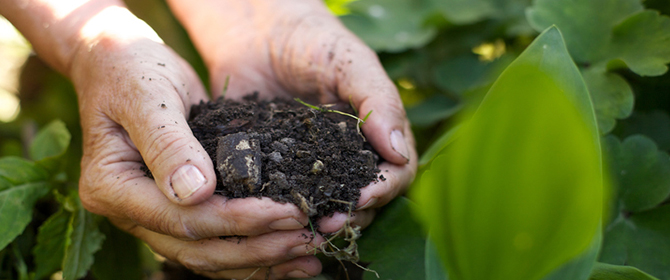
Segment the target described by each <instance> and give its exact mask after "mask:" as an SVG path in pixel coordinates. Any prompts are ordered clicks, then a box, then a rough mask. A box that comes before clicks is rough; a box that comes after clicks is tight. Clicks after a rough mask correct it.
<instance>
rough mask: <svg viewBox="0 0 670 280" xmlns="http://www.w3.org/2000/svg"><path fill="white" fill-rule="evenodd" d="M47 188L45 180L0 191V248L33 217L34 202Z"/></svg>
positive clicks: (47, 190)
mask: <svg viewBox="0 0 670 280" xmlns="http://www.w3.org/2000/svg"><path fill="white" fill-rule="evenodd" d="M49 188H50V186H49V184H48V183H46V182H31V183H24V184H21V185H15V186H13V187H11V188H8V189H5V190H3V191H0V225H2V227H0V249H1V248H5V246H7V244H9V243H10V242H11V241H12V240H14V238H16V237H17V236H18V235H19V234H21V232H23V230H24V229H25V228H26V226H27V225H28V223H30V221H31V220H32V218H33V207H34V205H35V202H36V201H37V199H39V198H40V197H42V196H44V195H45V194H47V193H48V192H49Z"/></svg>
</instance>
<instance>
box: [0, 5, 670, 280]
mask: <svg viewBox="0 0 670 280" xmlns="http://www.w3.org/2000/svg"><path fill="white" fill-rule="evenodd" d="M326 2H327V4H329V6H330V7H331V9H332V10H333V11H334V12H336V13H337V14H340V15H341V19H342V21H343V22H344V23H345V24H346V25H347V27H349V28H350V29H351V30H353V31H354V32H355V33H356V34H357V35H359V36H360V37H361V38H362V39H363V40H364V41H365V42H366V43H367V44H369V45H370V46H371V47H372V48H374V49H375V50H376V51H377V52H378V54H379V57H380V59H381V61H382V64H383V65H384V67H385V69H386V70H387V72H388V74H389V75H390V77H391V78H392V79H393V80H394V81H395V82H396V83H397V85H398V89H399V91H400V94H401V97H402V99H403V102H404V103H405V105H406V108H407V113H408V117H409V118H410V120H411V122H412V124H413V131H414V133H415V136H416V139H417V144H418V146H417V148H418V150H419V152H420V154H421V155H422V163H427V162H429V161H430V159H431V158H432V156H433V155H435V154H436V153H437V152H438V151H439V150H440V147H443V146H444V145H445V143H450V141H451V140H452V139H451V136H452V135H453V134H454V133H453V131H450V130H451V128H452V127H453V126H454V124H455V118H454V117H453V116H454V115H455V114H457V113H458V112H461V111H463V110H466V109H467V108H476V107H477V106H478V104H479V102H480V101H481V99H482V98H483V96H484V94H486V92H488V91H489V89H490V87H491V85H492V83H493V82H494V81H495V80H496V79H497V78H498V77H499V75H500V73H501V72H502V71H503V70H504V69H505V68H506V67H507V66H508V65H509V64H510V63H511V62H512V61H513V60H514V59H515V58H517V57H518V56H519V54H521V52H522V51H524V50H525V49H526V47H527V46H528V45H529V44H530V43H531V42H532V41H533V39H534V38H535V37H536V36H537V35H538V34H539V32H540V31H542V30H545V29H546V28H547V27H549V26H551V25H555V26H556V27H558V29H560V31H561V33H562V35H563V37H564V39H565V43H566V45H567V49H568V52H569V54H570V56H571V57H572V59H573V60H574V62H575V63H576V65H577V66H578V70H579V72H580V74H581V75H582V77H583V80H584V82H585V83H586V86H587V87H588V90H589V93H590V95H591V99H592V101H593V106H594V109H595V113H596V118H597V122H598V127H599V129H600V136H601V142H602V144H603V147H602V148H603V152H604V157H605V163H606V165H608V166H609V169H608V170H609V171H608V172H609V174H606V176H607V177H608V178H610V180H611V182H612V184H613V185H614V189H613V193H612V203H611V209H609V211H610V213H609V215H608V217H609V218H607V219H606V220H605V221H603V228H602V239H601V240H599V239H597V240H598V241H601V242H596V243H598V244H597V245H601V246H593V247H591V249H589V250H587V251H586V252H585V253H584V254H583V256H582V257H579V258H589V256H596V255H597V259H598V261H599V263H597V264H596V266H595V267H594V269H593V271H592V273H590V276H589V277H590V279H594V280H595V279H653V278H652V276H650V275H653V277H656V278H658V279H670V241H669V240H670V206H668V205H667V201H668V196H669V195H670V157H669V156H668V152H670V115H669V113H670V74H668V73H667V64H668V62H670V18H669V17H668V15H670V2H668V1H667V0H646V1H641V0H589V1H583V0H534V1H531V0H358V1H349V0H329V1H326ZM128 5H129V6H130V8H131V9H132V10H133V11H134V12H135V13H136V14H137V15H138V16H139V17H141V18H143V19H144V20H145V21H147V22H148V23H149V24H150V25H152V26H153V27H154V28H156V30H157V32H158V33H159V35H161V37H162V38H163V39H164V41H165V42H166V43H167V44H169V45H170V46H172V47H173V48H174V49H175V50H176V51H177V52H178V53H180V54H181V55H182V56H183V57H185V58H186V59H187V60H188V61H189V62H190V63H191V64H192V65H193V66H194V68H195V69H196V71H197V72H198V73H199V75H200V76H201V78H202V79H203V81H204V83H205V84H207V83H208V82H207V79H208V78H207V72H206V70H205V68H204V65H203V63H202V61H201V60H200V58H199V57H198V55H197V54H196V52H195V50H194V48H193V46H192V45H191V44H190V43H189V40H188V37H187V35H186V33H185V32H184V31H183V29H182V28H181V27H180V26H179V24H178V23H177V22H176V21H175V19H174V18H173V17H172V16H171V15H170V14H169V12H168V9H167V7H166V5H165V3H164V2H162V1H160V0H144V1H128ZM486 48H489V50H493V51H489V52H486V51H484V50H485V49H486ZM478 53H484V54H487V55H481V54H478ZM20 98H21V106H22V108H21V114H20V116H19V118H18V119H17V120H15V121H13V122H12V123H6V124H0V156H2V158H1V159H0V204H3V205H4V208H2V212H1V214H0V224H1V225H3V228H2V229H0V248H2V249H1V250H0V279H44V278H46V277H49V276H50V275H51V274H52V273H54V272H56V271H62V273H63V276H64V277H65V278H66V279H76V278H80V277H83V276H85V275H89V277H95V278H98V279H140V278H142V277H146V275H149V274H150V273H151V271H155V269H156V264H155V261H153V259H152V258H151V257H146V256H150V254H147V249H146V247H145V246H143V245H142V244H141V243H140V242H138V241H137V240H135V239H134V238H133V237H131V236H129V235H127V234H125V233H123V232H120V231H119V230H117V229H115V228H114V227H113V226H111V225H110V224H109V223H108V222H107V221H106V220H105V219H103V218H101V217H98V216H95V215H92V214H90V213H88V212H86V211H85V210H84V209H83V208H82V207H81V203H80V202H79V201H78V197H77V195H76V191H75V190H76V187H77V182H78V178H79V159H80V157H81V131H80V128H79V116H78V114H77V111H78V109H77V100H76V96H75V94H74V91H73V89H72V86H71V85H70V84H69V82H68V81H67V80H66V79H64V78H63V77H62V76H60V75H58V74H56V73H54V72H53V71H51V70H49V69H48V68H46V67H45V66H44V64H43V63H41V62H40V61H39V60H38V59H36V58H31V59H29V61H28V62H27V64H26V65H25V66H24V69H23V75H22V81H21V92H20ZM54 119H60V120H61V121H56V122H52V121H53V120H54ZM38 128H40V130H39V131H40V132H39V133H37V131H38ZM68 131H69V132H68ZM68 144H69V148H68ZM411 205H412V202H410V201H408V200H407V199H405V198H399V199H397V200H396V201H394V202H392V203H391V204H390V205H389V206H388V207H386V208H385V210H383V211H382V212H381V213H380V214H379V216H378V218H377V219H376V221H375V222H374V223H373V224H372V225H371V226H370V227H369V228H368V229H367V230H366V231H364V232H363V237H362V239H361V240H360V241H359V244H360V254H361V260H362V261H363V262H366V263H370V268H372V269H375V270H377V271H378V272H379V274H380V276H381V278H382V279H390V278H393V279H448V276H447V275H446V274H445V270H444V269H443V267H442V265H441V262H440V261H439V257H438V254H437V252H436V250H435V247H434V244H432V242H427V241H426V236H425V234H424V233H423V232H422V231H420V230H419V229H420V227H421V226H420V225H419V223H418V222H417V221H415V220H414V218H413V216H411V215H409V209H410V208H411V207H412V206H411ZM546 222H547V223H551V221H546ZM598 247H600V249H598ZM598 251H599V252H598ZM54 256H57V257H54ZM58 256H62V258H60V257H58ZM115 256H129V257H124V258H119V257H115ZM119 267H122V268H123V269H119ZM91 271H92V272H91ZM563 273H567V272H564V271H563V270H560V271H556V272H554V274H552V275H550V276H549V278H546V279H576V278H565V277H562V276H565V275H569V274H563ZM647 273H648V274H647ZM332 277H333V276H331V275H324V276H322V278H323V279H332ZM552 277H553V278H552ZM616 277H620V278H616ZM624 277H627V278H624ZM363 279H376V277H375V276H374V274H372V273H366V274H363Z"/></svg>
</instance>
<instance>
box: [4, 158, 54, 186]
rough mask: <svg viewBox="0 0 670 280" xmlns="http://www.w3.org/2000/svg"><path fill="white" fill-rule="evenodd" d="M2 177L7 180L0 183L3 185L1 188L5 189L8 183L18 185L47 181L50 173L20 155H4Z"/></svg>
mask: <svg viewBox="0 0 670 280" xmlns="http://www.w3.org/2000/svg"><path fill="white" fill-rule="evenodd" d="M0 178H1V179H3V180H4V182H6V183H0V187H2V188H0V190H3V189H4V188H6V187H7V183H9V184H10V185H14V186H16V185H21V184H24V183H29V182H40V181H45V180H47V179H48V178H49V173H48V172H47V171H46V170H44V168H42V167H39V166H37V165H35V163H33V162H31V161H28V160H25V159H22V158H18V157H3V158H0ZM3 186H4V187H3Z"/></svg>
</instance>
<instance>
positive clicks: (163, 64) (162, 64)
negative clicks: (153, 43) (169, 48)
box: [156, 63, 165, 67]
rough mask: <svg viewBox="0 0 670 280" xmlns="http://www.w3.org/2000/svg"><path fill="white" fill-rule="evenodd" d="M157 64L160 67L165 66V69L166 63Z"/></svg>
mask: <svg viewBox="0 0 670 280" xmlns="http://www.w3.org/2000/svg"><path fill="white" fill-rule="evenodd" d="M156 64H158V66H163V67H165V63H156Z"/></svg>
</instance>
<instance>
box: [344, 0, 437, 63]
mask: <svg viewBox="0 0 670 280" xmlns="http://www.w3.org/2000/svg"><path fill="white" fill-rule="evenodd" d="M431 9H432V5H431V3H430V2H429V1H428V0H418V1H417V0H367V1H356V2H353V3H351V4H350V5H349V10H350V11H351V13H350V14H348V15H345V16H342V17H340V19H341V20H342V23H344V25H346V26H347V27H348V28H349V29H350V30H351V31H353V32H354V33H356V35H358V36H359V37H360V38H361V39H362V40H363V41H364V42H365V43H366V44H368V46H370V47H371V48H373V49H374V50H377V51H389V52H399V51H403V50H406V49H409V48H417V47H421V46H423V45H425V44H427V43H428V42H429V41H430V40H431V39H433V38H434V37H435V34H436V33H437V30H436V29H435V28H434V27H430V26H424V21H425V19H426V18H427V16H428V15H429V14H430V13H431Z"/></svg>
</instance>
